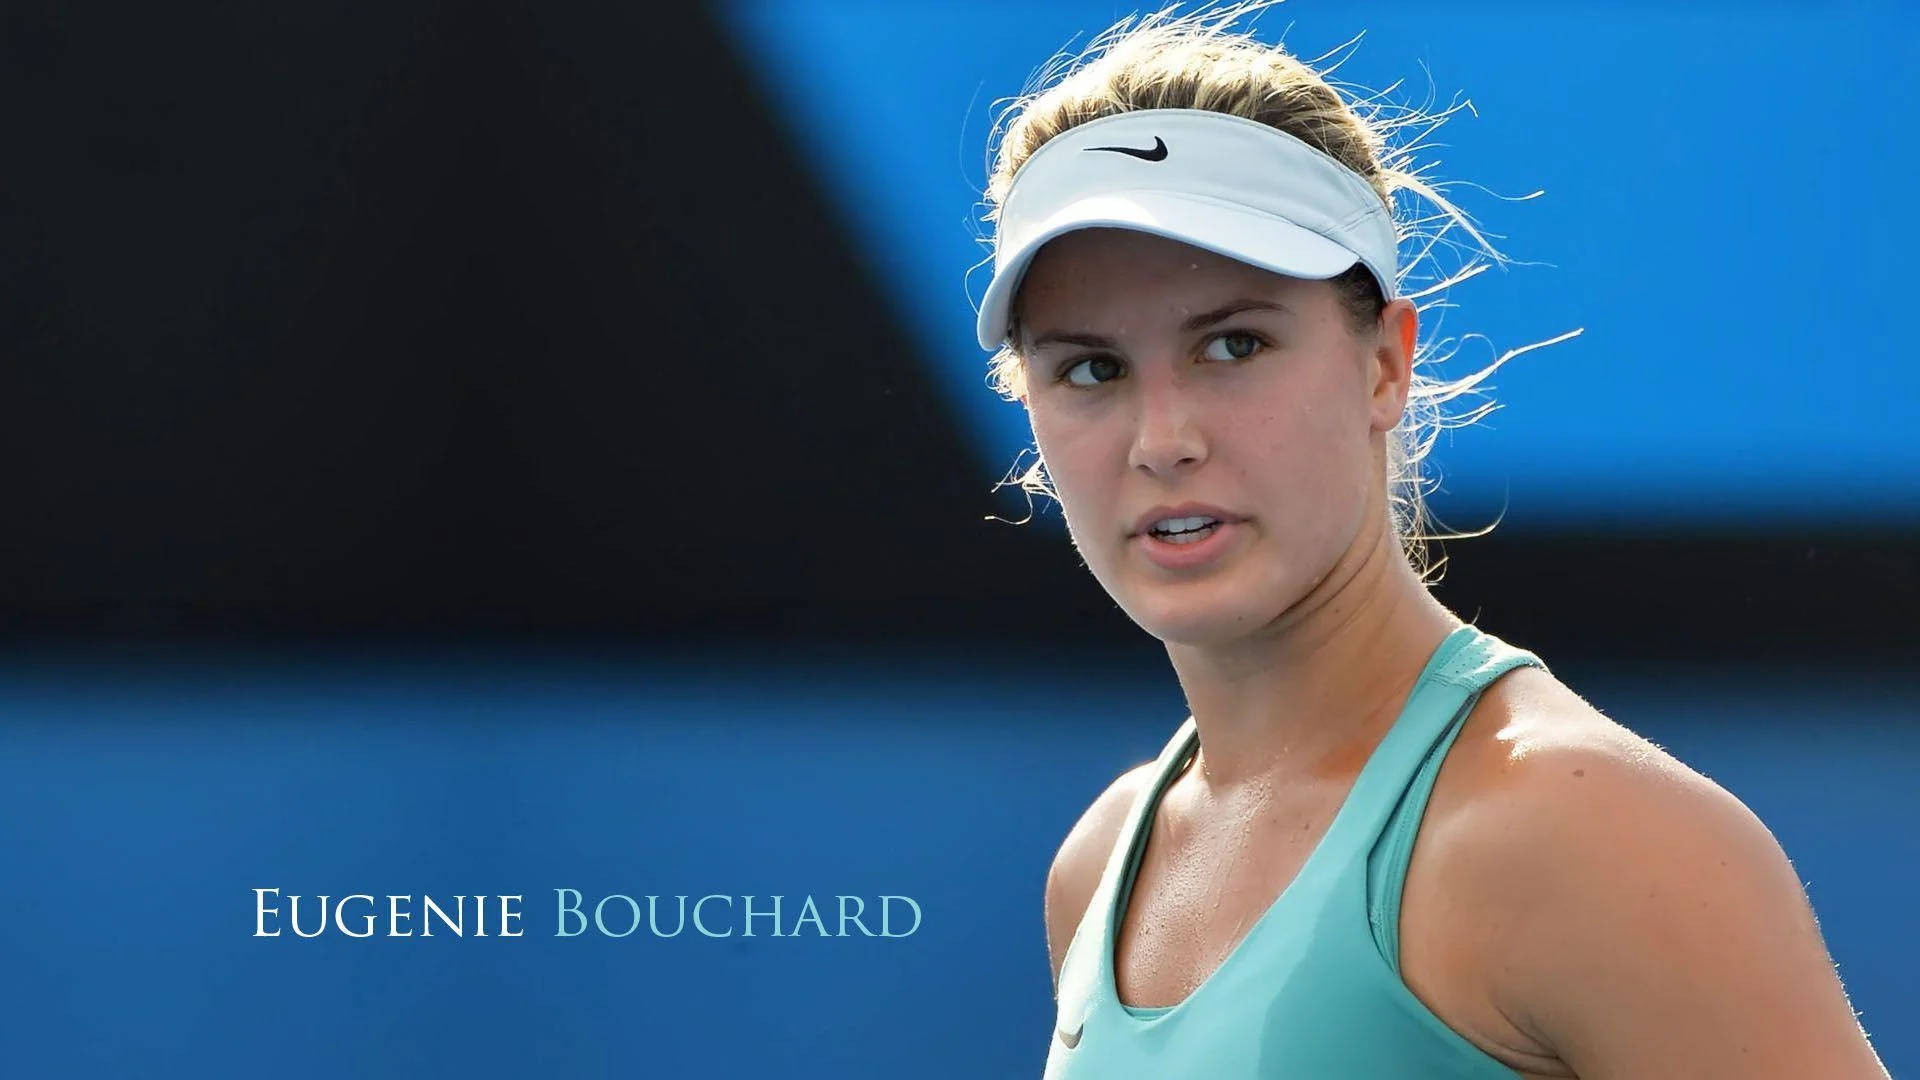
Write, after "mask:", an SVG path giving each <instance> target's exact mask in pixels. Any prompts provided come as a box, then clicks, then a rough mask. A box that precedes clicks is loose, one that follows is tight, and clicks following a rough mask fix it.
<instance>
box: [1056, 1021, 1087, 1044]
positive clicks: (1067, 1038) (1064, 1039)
mask: <svg viewBox="0 0 1920 1080" xmlns="http://www.w3.org/2000/svg"><path fill="white" fill-rule="evenodd" d="M1086 1029H1087V1022H1086V1021H1085V1020H1082V1021H1080V1022H1079V1023H1078V1024H1075V1025H1074V1026H1073V1033H1072V1034H1071V1035H1069V1034H1068V1033H1066V1032H1064V1031H1061V1030H1060V1029H1059V1028H1057V1027H1056V1028H1054V1029H1053V1033H1054V1034H1055V1035H1058V1036H1059V1037H1060V1042H1061V1043H1062V1044H1063V1045H1064V1046H1066V1048H1067V1049H1069V1050H1071V1049H1073V1048H1074V1047H1076V1046H1079V1045H1080V1033H1081V1032H1082V1031H1085V1030H1086Z"/></svg>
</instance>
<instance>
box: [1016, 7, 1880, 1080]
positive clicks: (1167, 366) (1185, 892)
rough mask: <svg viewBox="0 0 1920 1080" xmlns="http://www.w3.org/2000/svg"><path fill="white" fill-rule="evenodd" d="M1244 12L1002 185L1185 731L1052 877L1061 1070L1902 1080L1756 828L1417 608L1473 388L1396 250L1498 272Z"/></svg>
mask: <svg viewBox="0 0 1920 1080" xmlns="http://www.w3.org/2000/svg"><path fill="white" fill-rule="evenodd" d="M1261 6H1264V5H1263V4H1247V5H1237V6H1235V7H1232V8H1228V9H1225V10H1224V11H1222V12H1215V13H1212V14H1207V15H1189V16H1185V17H1181V18H1172V17H1170V15H1169V14H1168V13H1167V12H1163V13H1161V14H1160V15H1157V16H1152V17H1149V18H1147V19H1146V20H1144V21H1143V22H1141V23H1140V24H1139V25H1137V26H1133V27H1131V28H1129V25H1128V24H1127V23H1124V22H1123V23H1122V24H1121V25H1120V26H1118V27H1116V28H1114V29H1113V30H1110V31H1109V32H1108V33H1106V34H1104V35H1102V36H1101V38H1099V39H1097V41H1096V43H1095V48H1094V49H1093V50H1090V58H1087V59H1084V60H1083V62H1082V63H1081V64H1079V65H1078V66H1077V67H1076V68H1075V69H1074V70H1073V71H1072V72H1071V73H1069V74H1067V75H1066V76H1065V77H1064V78H1061V79H1059V80H1058V81H1057V82H1056V83H1055V84H1054V85H1053V86H1051V87H1049V88H1046V89H1043V90H1040V91H1036V92H1035V93H1033V94H1030V95H1028V96H1027V97H1025V98H1024V99H1022V100H1021V101H1019V102H1017V103H1016V106H1017V108H1016V110H1015V111H1014V112H1013V114H1012V117H1013V118H1012V120H1011V123H1010V124H1009V125H1008V127H1007V128H1006V130H1005V132H1004V135H1003V137H1002V138H1001V140H1000V143H999V147H998V151H997V159H996V162H995V168H994V173H993V177H992V180H991V182H990V186H989V190H988V198H989V202H990V204H991V206H992V208H993V209H992V213H991V214H990V220H992V221H993V222H994V224H995V228H996V235H995V237H994V241H995V245H994V246H995V250H996V254H995V260H994V277H993V280H992V282H991V284H990V285H989V287H988V289H987V292H986V294H985V297H984V299H983V301H982V305H981V311H980V323H979V332H980V340H981V344H982V345H983V346H984V347H987V348H998V349H999V350H1000V352H999V355H998V356H997V357H996V359H995V366H994V371H995V376H996V378H997V380H998V383H999V386H1000V388H1001V389H1002V391H1003V392H1004V393H1005V394H1007V396H1009V397H1011V398H1014V399H1017V400H1019V401H1020V402H1022V403H1023V404H1024V406H1025V407H1026V409H1027V411H1028V414H1029V418H1030V420H1031V423H1032V427H1033V433H1034V436H1035V441H1036V445H1037V447H1038V449H1039V452H1040V462H1041V464H1042V465H1043V466H1044V468H1045V476H1046V479H1047V480H1050V481H1051V483H1052V485H1053V490H1052V491H1050V492H1049V493H1050V494H1055V495H1056V497H1057V498H1058V499H1059V501H1060V503H1061V506H1062V508H1063V510H1064V513H1065V515H1066V520H1067V524H1068V527H1069V530H1070V532H1071V535H1072V537H1073V542H1074V544H1075V546H1076V548H1077V549H1078V551H1079V553H1080V555H1081V556H1082V558H1083V559H1084V561H1085V563H1086V565H1087V567H1088V569H1089V570H1091V571H1092V573H1093V574H1094V576H1095V577H1096V578H1097V579H1098V580H1099V581H1100V583H1101V585H1103V586H1104V587H1105V588H1106V590H1107V591H1108V592H1109V593H1110V594H1111V595H1112V596H1113V598H1114V600H1115V601H1116V602H1117V603H1118V604H1119V605H1120V607H1121V608H1122V609H1123V610H1125V611H1126V613H1127V614H1128V615H1129V616H1130V617H1132V618H1133V619H1134V621H1136V622H1137V623H1139V624H1140V626H1141V627H1142V628H1144V629H1145V630H1146V631H1147V632H1149V633H1151V634H1153V635H1154V636H1155V637H1157V638H1159V639H1161V640H1162V641H1164V642H1165V643H1166V647H1167V653H1168V656H1169V658H1170V659H1171V660H1172V663H1173V666H1174V670H1175V672H1176V674H1177V675H1178V678H1179V680H1180V685H1181V687H1182V688H1183V690H1184V691H1185V694H1186V697H1187V701H1188V704H1189V706H1190V708H1191V710H1192V715H1191V716H1190V717H1189V718H1188V719H1187V720H1186V722H1185V723H1184V724H1182V725H1181V726H1180V728H1179V730H1178V731H1177V732H1176V733H1175V734H1174V737H1173V739H1172V741H1171V742H1169V743H1168V745H1167V747H1166V749H1165V751H1164V752H1163V753H1162V754H1161V755H1160V757H1159V758H1158V759H1157V760H1155V761H1152V762H1149V763H1147V764H1144V765H1142V766H1140V767H1138V768H1136V769H1133V770H1132V771H1130V772H1128V773H1126V774H1125V775H1123V776H1121V777H1120V778H1119V779H1118V780H1116V781H1115V782H1114V783H1113V784H1112V786H1111V787H1109V788H1108V789H1107V791H1106V792H1105V793H1104V794H1102V795H1100V796H1099V797H1098V798H1097V799H1096V800H1095V801H1094V802H1093V804H1092V805H1091V806H1090V807H1089V808H1088V809H1087V811H1086V813H1085V815H1084V816H1083V817H1082V818H1081V819H1080V821H1079V822H1078V823H1077V824H1076V825H1075V826H1074V827H1073V829H1072V830H1071V832H1070V833H1069V834H1068V836H1067V837H1066V839H1065V842H1064V843H1063V844H1062V845H1061V848H1060V851H1059V854H1058V856H1057V857H1056V859H1055V861H1054V863H1053V866H1052V869H1051V871H1050V873H1049V875H1048V878H1047V883H1046V903H1045V915H1046V923H1047V930H1048V939H1049V945H1050V951H1051V954H1052V962H1053V967H1054V975H1055V980H1056V995H1057V998H1058V1017H1057V1023H1056V1030H1055V1032H1054V1037H1053V1041H1052V1045H1051V1049H1050V1053H1049V1057H1048V1061H1047V1071H1046V1075H1047V1076H1048V1077H1050V1078H1069V1077H1072V1078H1081V1077H1097V1078H1100V1080H1113V1078H1120V1077H1135V1076H1138V1077H1157V1078H1172V1077H1208V1078H1227V1077H1256V1076H1259V1077H1266V1076H1274V1077H1279V1076H1287V1077H1316V1078H1323V1077H1342V1078H1344V1077H1366V1078H1372V1077H1412V1076H1420V1077H1463V1078H1466V1077H1511V1076H1514V1075H1520V1076H1532V1077H1548V1076H1553V1077H1565V1076H1578V1077H1584V1078H1600V1077H1635V1078H1646V1077H1667V1076H1671V1077H1682V1076H1684V1077H1695V1078H1708V1077H1727V1078H1732V1077H1740V1078H1742V1080H1753V1078H1755V1077H1783V1078H1784V1077H1794V1078H1796V1080H1798V1078H1806V1077H1815V1076H1818V1077H1832V1078H1856V1077H1858V1078H1865V1077H1883V1076H1885V1075H1886V1073H1885V1069H1884V1068H1883V1067H1882V1066H1881V1064H1880V1063H1879V1061H1878V1059H1877V1057H1876V1056H1875V1054H1874V1052H1873V1050H1872V1048H1871V1047H1870V1045H1869V1043H1868V1041H1867V1038H1866V1035H1865V1032H1864V1031H1863V1030H1862V1029H1861V1027H1860V1025H1859V1023H1858V1022H1857V1021H1856V1020H1855V1018H1854V1015H1853V1012H1852V1010H1851V1008H1850V1006H1849V1004H1848V1002H1847V999H1846V996H1845V994H1844V991H1843V990H1842V987H1841V984H1840V982H1839V980H1838V978H1837V977H1836V975H1835V972H1834V970H1833V966H1832V962H1831V960H1830V958H1829V956H1828V953H1827V951H1826V948H1825V945H1824V944H1823V942H1822V940H1821V937H1820V934H1819V931H1818V929H1817V928H1816V926H1815V923H1814V918H1813V914H1812V912H1811V910H1810V909H1809V906H1808V904H1807V901H1806V898H1805V896H1804V894H1803V893H1802V891H1801V888H1800V884H1799V881H1798V879H1797V878H1796V876H1795V873H1794V870H1793V868H1792V866H1791V865H1790V864H1789V863H1788V861H1787V859H1786V857H1785V856H1784V854H1783V853H1782V852H1781V850H1780V848H1779V846H1778V844H1777V843H1776V842H1775V841H1774V839H1773V837H1772V835H1771V834H1770V833H1769V832H1768V830H1767V829H1766V827H1765V826H1764V825H1762V824H1761V823H1760V822H1759V821H1758V820H1757V819H1756V818H1755V817H1754V816H1753V815H1752V814H1751V813H1750V812H1749V811H1748V810H1747V809H1746V807H1744V806H1743V805H1742V804H1741V803H1740V802H1739V801H1738V800H1736V799H1735V798H1734V797H1732V796H1731V795H1729V794H1728V793H1727V792H1725V791H1724V790H1722V789H1721V788H1719V787H1718V786H1716V785H1715V784H1713V783H1712V782H1710V781H1709V780H1707V779H1705V778H1704V777H1702V776H1700V775H1699V774H1697V773H1695V772H1693V771H1691V770H1689V769H1688V768H1687V767H1685V766H1684V765H1682V764H1680V763H1679V762H1677V761H1675V760H1673V759H1672V758H1671V757H1669V756H1667V755H1666V754H1665V753H1663V752H1662V751H1660V750H1659V749H1658V748H1657V747H1654V746H1652V745H1651V744H1649V743H1648V742H1646V741H1645V740H1643V739H1641V738H1639V737H1637V736H1635V735H1634V734H1633V733H1632V732H1630V731H1628V730H1626V729H1625V728H1623V727H1621V726H1620V725H1618V724H1616V723H1614V722H1613V721H1611V720H1609V719H1608V718H1607V717H1605V716H1603V715H1601V714H1600V713H1599V712H1598V711H1596V710H1595V709H1594V708H1592V707H1591V706H1589V705H1588V704H1587V703H1586V702H1585V701H1583V700H1582V699H1581V698H1580V697H1579V696H1578V695H1577V694H1575V693H1574V692H1573V691H1571V690H1569V689H1568V688H1567V687H1565V686H1564V685H1562V684H1561V683H1560V682H1559V681H1558V680H1556V679H1555V678H1554V677H1553V675H1552V674H1551V673H1550V672H1549V671H1548V669H1547V667H1546V666H1545V664H1543V663H1542V662H1541V661H1540V659H1539V658H1538V657H1536V656H1534V655H1533V654H1531V653H1528V652H1525V651H1524V650H1520V649H1517V648H1514V647H1513V646H1510V645H1508V644H1506V643H1505V642H1502V641H1501V640H1500V639H1499V638H1497V637H1495V636H1493V635H1491V634H1487V633H1485V632H1483V631H1481V630H1479V629H1477V628H1475V627H1473V626H1470V625H1467V624H1465V623H1463V622H1462V621H1461V620H1460V619H1459V618H1458V617H1457V616H1455V615H1454V614H1453V613H1452V612H1451V611H1449V610H1447V608H1445V607H1444V606H1443V605H1442V604H1440V603H1439V602H1438V601H1437V600H1436V599H1435V598H1434V597H1433V596H1432V595H1430V593H1429V592H1428V589H1427V582H1426V578H1427V574H1426V572H1425V564H1424V558H1423V549H1422V548H1421V546H1420V540H1421V526H1422V522H1423V520H1424V509H1423V506H1422V504H1421V502H1420V487H1419V483H1418V469H1417V466H1418V463H1419V460H1420V458H1421V457H1422V456H1423V454H1424V452H1425V450H1426V448H1427V447H1428V446H1430V445H1431V441H1430V435H1431V428H1432V424H1433V420H1432V417H1431V416H1423V415H1422V412H1421V410H1423V409H1425V410H1431V409H1432V408H1433V407H1434V406H1436V405H1438V404H1439V403H1442V402H1444V401H1446V400H1448V399H1449V398H1451V397H1452V396H1455V395H1456V394H1457V393H1459V392H1460V391H1462V390H1464V389H1467V388H1470V387H1471V386H1472V385H1473V384H1474V383H1476V382H1478V381H1479V380H1480V379H1481V378H1483V377H1484V376H1485V374H1487V372H1481V373H1480V374H1479V375H1476V376H1473V377H1471V378H1469V379H1465V380H1462V381H1461V382H1459V383H1454V384H1436V383H1433V382H1430V381H1428V380H1426V379H1424V378H1423V377H1422V376H1421V375H1420V374H1419V373H1418V370H1417V369H1418V368H1419V366H1420V363H1421V361H1422V360H1424V359H1426V358H1427V353H1426V352H1425V351H1423V349H1422V347H1421V346H1420V344H1419V342H1418V331H1419V309H1418V308H1417V306H1416V304H1415V303H1414V298H1413V297H1411V296H1409V295H1407V294H1406V283H1407V281H1408V280H1409V279H1410V277H1411V276H1412V275H1410V274H1409V272H1408V271H1409V270H1410V269H1411V268H1410V267H1408V266H1403V265H1401V263H1400V258H1399V252H1400V251H1401V250H1403V248H1404V247H1412V248H1414V249H1415V250H1416V251H1419V250H1421V249H1422V248H1423V247H1424V250H1425V251H1426V252H1431V251H1433V250H1435V244H1434V241H1435V240H1436V239H1437V238H1438V234H1439V233H1444V232H1446V231H1447V230H1448V229H1454V228H1457V229H1460V230H1463V231H1465V232H1467V233H1468V234H1470V235H1471V237H1472V239H1473V240H1474V241H1476V242H1478V243H1479V245H1480V249H1481V251H1482V252H1483V253H1484V254H1485V255H1487V256H1489V257H1492V258H1496V259H1497V258H1498V257H1499V256H1498V253H1497V252H1492V251H1491V250H1490V249H1487V248H1486V247H1485V245H1484V241H1482V240H1481V238H1480V236H1479V234H1478V233H1475V232H1473V231H1472V226H1471V224H1470V223H1469V222H1467V220H1466V219H1465V217H1464V216H1462V215H1460V214H1459V213H1458V211H1456V210H1455V209H1454V208H1453V207H1452V206H1451V205H1449V204H1448V203H1447V202H1446V200H1445V199H1444V198H1442V197H1441V196H1439V195H1438V194H1437V193H1436V192H1435V191H1433V190H1432V188H1431V187H1430V186H1428V185H1426V184H1423V183H1421V182H1420V180H1419V179H1418V177H1417V176H1416V175H1415V171H1414V169H1413V168H1412V165H1411V162H1410V161H1408V160H1407V158H1406V155H1405V153H1404V152H1396V151H1394V150H1393V149H1391V148H1390V147H1389V145H1388V140H1387V139H1386V138H1385V137H1384V136H1385V135H1386V134H1389V133H1390V132H1388V131H1386V130H1385V129H1387V128H1391V127H1395V126H1405V125H1409V124H1415V125H1417V124H1420V123H1423V122H1430V121H1431V120H1433V119H1434V118H1433V117H1420V116H1418V115H1417V114H1403V115H1399V116H1393V117H1387V118H1386V119H1385V120H1383V119H1382V118H1381V115H1380V114H1379V113H1377V112H1376V113H1374V114H1373V115H1371V116H1363V115H1362V114H1361V113H1360V112H1359V111H1356V109H1355V107H1353V106H1352V105H1350V104H1348V103H1346V102H1344V101H1343V99H1342V98H1341V97H1340V96H1339V95H1338V94H1337V93H1336V92H1335V91H1334V90H1333V89H1331V88H1330V87H1329V85H1328V84H1327V83H1326V82H1325V81H1324V80H1323V79H1322V78H1321V77H1320V76H1319V75H1317V74H1316V73H1315V72H1313V71H1312V70H1311V69H1310V68H1308V67H1307V66H1306V65H1304V64H1302V63H1300V62H1299V61H1297V60H1296V59H1294V58H1292V57H1290V56H1288V55H1286V54H1285V53H1284V52H1283V51H1282V50H1281V49H1279V48H1276V47H1267V46H1264V45H1262V44H1260V43H1259V42H1257V41H1255V40H1253V39H1252V38H1251V37H1250V36H1248V35H1245V34H1241V33H1234V32H1230V29H1229V27H1230V25H1231V24H1232V23H1233V22H1235V21H1237V19H1238V18H1239V17H1241V16H1242V15H1244V14H1246V13H1247V12H1248V11H1250V10H1252V9H1254V8H1258V7H1261ZM1396 191H1409V192H1411V193H1413V194H1416V195H1420V196H1422V197H1423V198H1425V199H1426V200H1427V201H1428V203H1429V206H1430V207H1432V208H1437V211H1438V212H1437V213H1436V212H1432V211H1431V210H1430V211H1429V212H1428V213H1426V214H1425V215H1424V216H1422V215H1413V214H1408V215H1407V218H1408V219H1415V218H1417V221H1424V222H1429V223H1431V222H1440V223H1441V227H1440V229H1439V231H1438V233H1430V234H1429V235H1428V236H1427V237H1426V238H1425V240H1424V241H1423V242H1416V243H1412V244H1406V245H1403V244H1402V241H1405V240H1409V239H1412V240H1415V241H1419V239H1420V238H1419V237H1417V236H1415V235H1414V234H1415V233H1416V232H1417V231H1418V230H1417V229H1416V228H1410V227H1409V226H1408V221H1407V220H1403V221H1402V222H1400V223H1396V221H1395V219H1394V216H1393V209H1392V206H1393V202H1392V199H1393V194H1394V192H1396ZM1417 221H1416V222H1415V224H1417ZM1402 234H1406V235H1402ZM1480 265H1484V264H1480ZM1473 270H1474V267H1472V266H1469V267H1468V268H1466V269H1465V270H1463V271H1462V272H1461V273H1458V274H1455V275H1452V276H1451V277H1450V278H1449V279H1448V280H1447V281H1443V282H1441V284H1442V285H1445V284H1449V283H1451V281H1453V280H1459V279H1460V278H1462V277H1465V276H1468V275H1470V274H1471V273H1472V272H1473ZM1428 291H1429V292H1430V291H1432V290H1428ZM1504 359H1505V358H1503V359H1502V361H1501V362H1504ZM1494 366H1495V367H1497V366H1498V364H1497V363H1496V364H1495V365H1494ZM1489 370H1491V369H1489ZM1423 421H1424V422H1426V424H1427V428H1426V429H1425V431H1426V434H1425V435H1423V434H1422V431H1423V428H1422V426H1421V423H1422V422H1423ZM1038 468H1039V466H1036V470H1037V469H1038ZM1039 475H1040V474H1039V473H1038V472H1037V471H1036V472H1034V473H1030V474H1029V476H1028V479H1029V480H1030V481H1034V482H1036V483H1042V482H1041V481H1039V480H1038V477H1039ZM1039 490H1042V491H1047V490H1048V489H1047V488H1046V487H1044V486H1041V487H1040V488H1039Z"/></svg>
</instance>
